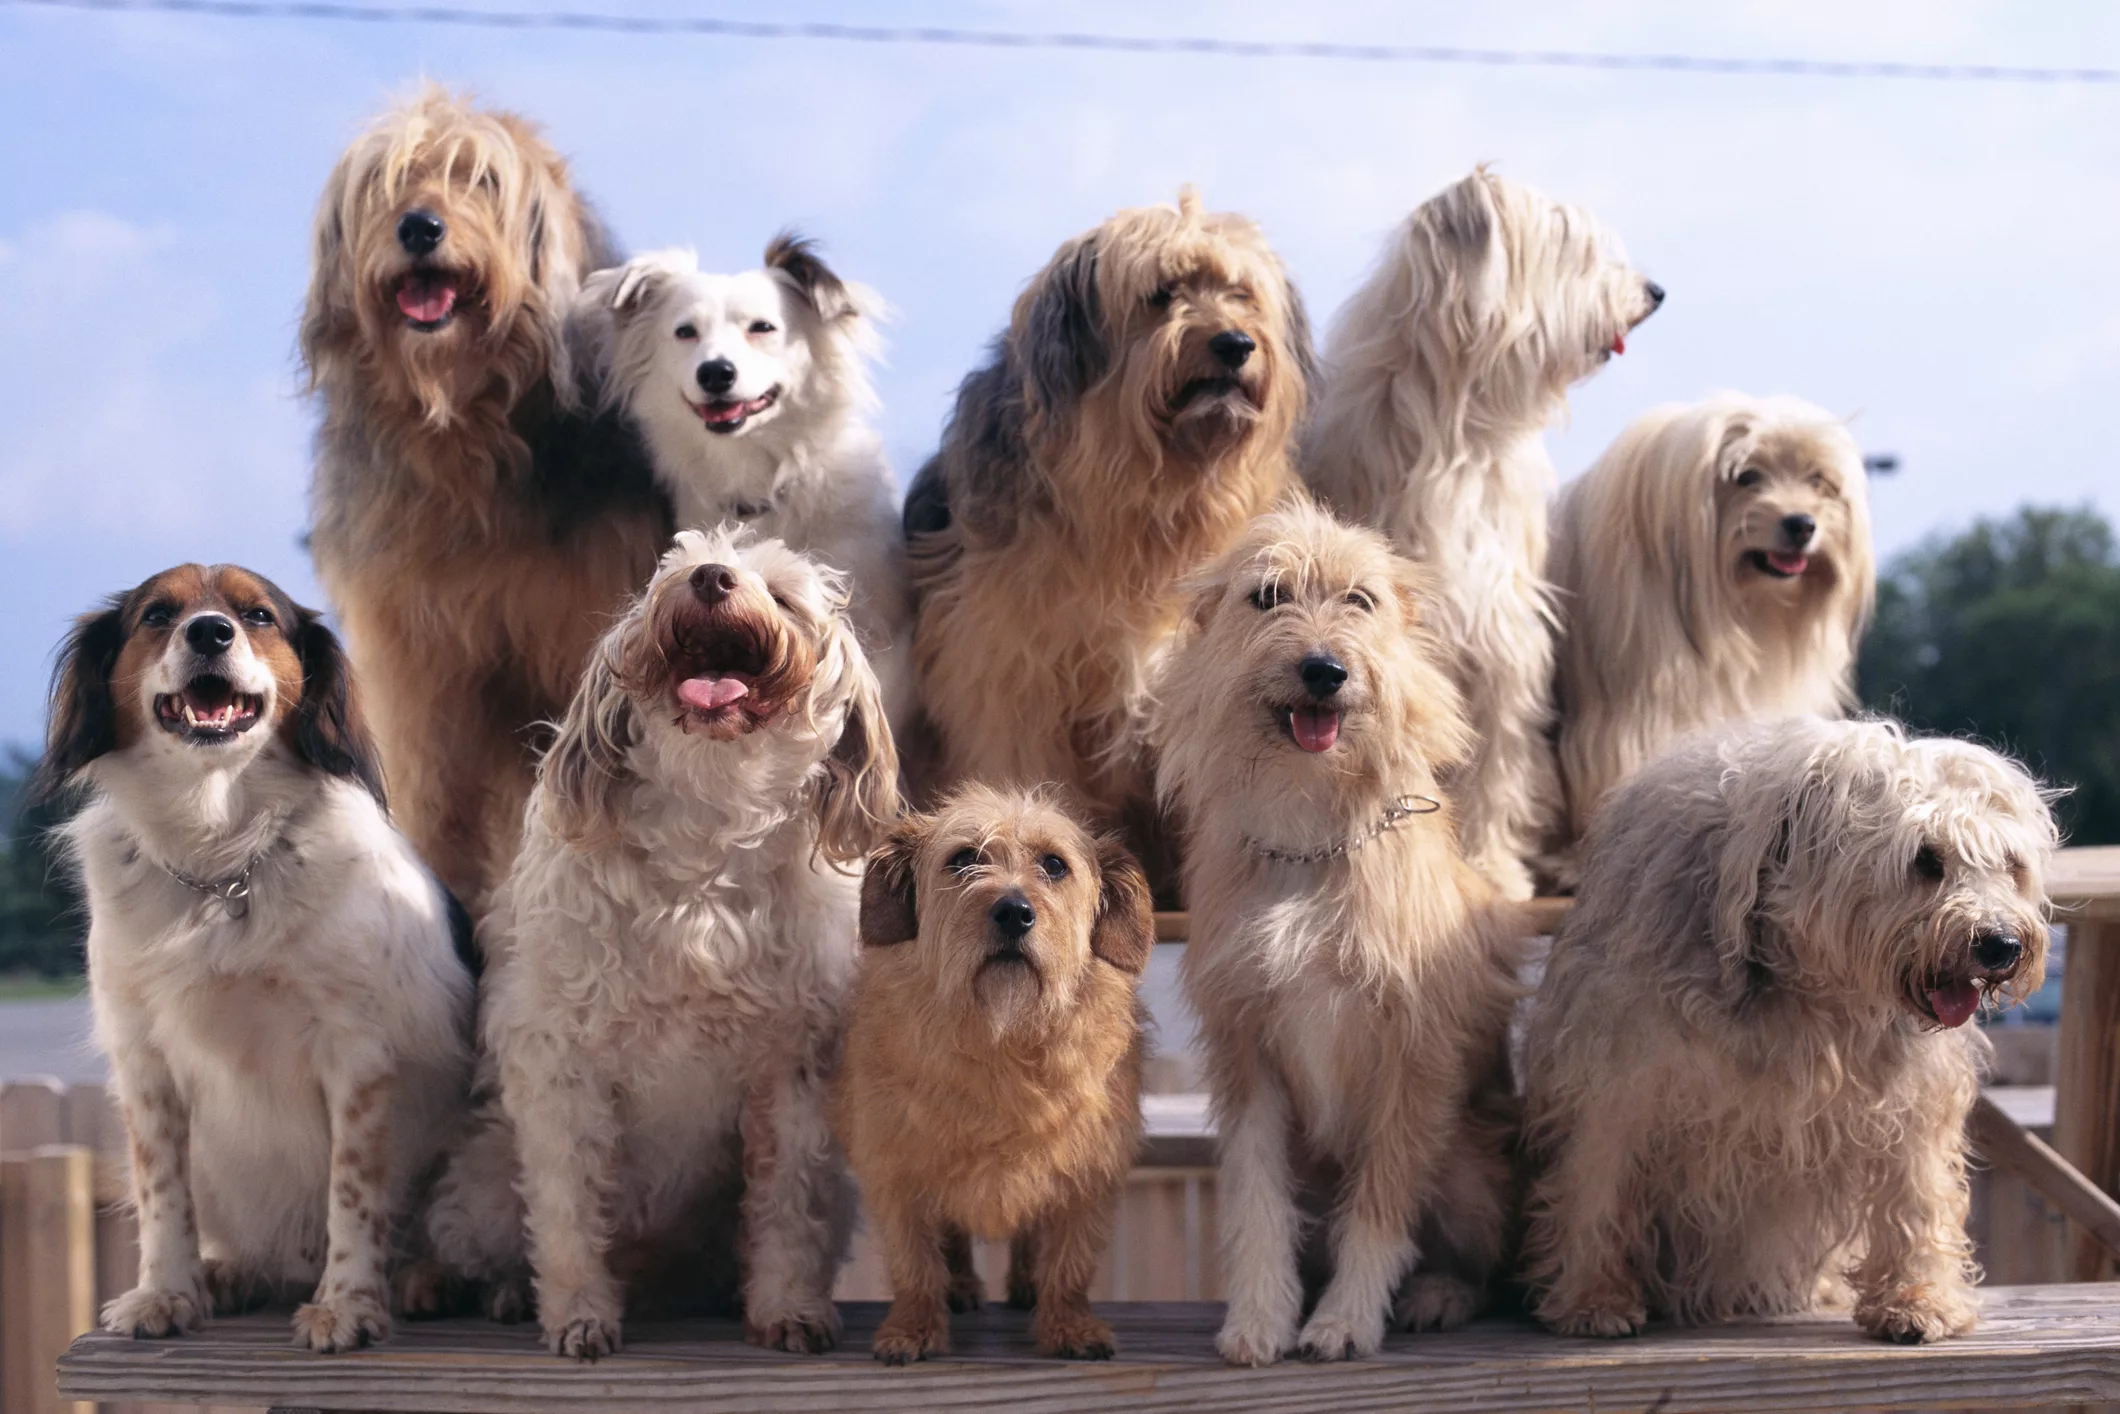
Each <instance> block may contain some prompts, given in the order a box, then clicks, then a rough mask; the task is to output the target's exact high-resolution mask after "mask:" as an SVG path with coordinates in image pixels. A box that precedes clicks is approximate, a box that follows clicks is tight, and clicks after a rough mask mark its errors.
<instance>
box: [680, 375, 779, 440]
mask: <svg viewBox="0 0 2120 1414" xmlns="http://www.w3.org/2000/svg"><path fill="white" fill-rule="evenodd" d="M688 401H689V400H688ZM779 401H780V389H779V387H778V386H777V385H776V386H774V387H771V388H768V389H766V390H765V392H764V393H762V394H760V395H759V396H758V397H755V398H751V399H748V400H746V399H742V398H717V399H715V400H714V401H713V402H710V403H693V404H692V411H693V412H695V413H697V414H698V415H699V420H700V421H701V422H702V423H704V424H705V425H706V429H707V431H709V432H718V433H720V434H722V435H723V436H727V435H728V434H729V433H731V432H740V431H742V430H743V425H744V424H745V423H746V422H749V421H750V420H751V419H752V418H754V417H756V416H758V414H760V413H762V412H764V411H765V410H766V409H767V408H769V407H771V406H773V404H774V403H776V402H779Z"/></svg>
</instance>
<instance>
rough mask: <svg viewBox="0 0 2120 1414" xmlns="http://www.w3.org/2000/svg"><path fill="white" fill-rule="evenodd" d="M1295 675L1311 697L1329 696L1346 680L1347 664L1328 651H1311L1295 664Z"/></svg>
mask: <svg viewBox="0 0 2120 1414" xmlns="http://www.w3.org/2000/svg"><path fill="white" fill-rule="evenodd" d="M1296 675H1297V676H1298V677H1300V678H1302V679H1303V690H1304V691H1305V692H1308V693H1309V694H1310V695H1311V696H1312V697H1330V696H1332V695H1333V694H1334V693H1335V692H1338V691H1339V690H1340V686H1341V684H1343V683H1345V682H1346V681H1347V665H1346V664H1345V663H1343V662H1341V661H1340V660H1339V659H1337V658H1335V657H1333V656H1332V655H1331V654H1330V653H1313V654H1311V655H1310V656H1309V657H1307V658H1305V659H1304V660H1303V661H1302V662H1300V663H1298V664H1296Z"/></svg>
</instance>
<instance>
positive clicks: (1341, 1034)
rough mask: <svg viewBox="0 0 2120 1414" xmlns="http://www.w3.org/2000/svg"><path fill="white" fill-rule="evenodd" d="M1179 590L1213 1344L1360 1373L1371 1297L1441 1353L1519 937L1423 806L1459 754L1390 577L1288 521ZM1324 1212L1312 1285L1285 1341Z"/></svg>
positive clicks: (1500, 1056)
mask: <svg viewBox="0 0 2120 1414" xmlns="http://www.w3.org/2000/svg"><path fill="white" fill-rule="evenodd" d="M1194 588H1195V598H1194V601H1193V610H1192V615H1191V624H1190V626H1189V627H1188V628H1187V629H1186V630H1185V632H1184V634H1183V635H1182V636H1181V638H1180V640H1179V642H1178V644H1177V645H1176V646H1175V647H1174V648H1173V650H1172V653H1171V657H1170V660H1169V662H1168V664H1167V665H1166V672H1165V675H1164V677H1163V680H1162V681H1163V687H1162V693H1161V700H1160V702H1159V705H1158V712H1157V715H1156V719H1155V727H1154V731H1155V741H1156V747H1157V750H1158V752H1159V755H1160V761H1159V765H1158V774H1157V784H1158V788H1159V791H1160V793H1161V795H1162V797H1163V799H1164V800H1165V801H1166V802H1167V803H1168V804H1171V805H1174V806H1175V807H1176V808H1177V810H1178V811H1179V813H1180V814H1181V816H1182V817H1183V821H1184V824H1185V826H1186V829H1187V837H1186V847H1187V855H1186V868H1185V891H1186V896H1187V897H1188V898H1189V899H1190V900H1191V901H1192V906H1193V913H1192V930H1193V931H1192V940H1191V943H1190V945H1189V946H1188V947H1187V948H1186V950H1185V962H1184V976H1185V986H1186V992H1187V995H1188V996H1189V997H1190V998H1191V1001H1192V1004H1193V1008H1194V1010H1195V1011H1197V1012H1198V1013H1199V1017H1200V1029H1201V1034H1202V1037H1203V1038H1204V1040H1205V1042H1206V1049H1207V1062H1208V1075H1209V1081H1210V1086H1211V1088H1212V1090H1213V1094H1214V1108H1215V1113H1216V1118H1217V1123H1218V1126H1219V1128H1220V1131H1221V1136H1222V1170H1221V1183H1222V1196H1221V1205H1222V1206H1221V1223H1222V1231H1223V1234H1224V1250H1225V1258H1224V1262H1225V1271H1226V1276H1227V1284H1228V1289H1229V1315H1228V1319H1227V1320H1226V1322H1225V1323H1224V1325H1223V1327H1222V1333H1221V1337H1220V1340H1219V1342H1218V1343H1219V1346H1220V1349H1221V1352H1222V1356H1223V1358H1224V1359H1226V1360H1228V1361H1230V1362H1231V1363H1233V1364H1240V1365H1264V1364H1269V1363H1271V1362H1272V1361H1275V1360H1278V1359H1279V1358H1280V1357H1281V1356H1283V1355H1285V1354H1288V1353H1290V1352H1291V1351H1296V1350H1300V1351H1301V1352H1302V1353H1303V1354H1305V1355H1307V1356H1309V1357H1310V1358H1313V1359H1320V1360H1341V1359H1346V1358H1348V1357H1351V1356H1369V1355H1373V1354H1375V1353H1376V1351H1377V1348H1378V1346H1379V1345H1380V1344H1381V1343H1382V1341H1383V1338H1384V1327H1385V1321H1386V1316H1387V1313H1389V1312H1390V1311H1391V1310H1392V1297H1393V1292H1394V1291H1395V1290H1396V1291H1397V1292H1398V1304H1397V1314H1398V1317H1399V1319H1400V1320H1401V1321H1402V1322H1404V1323H1405V1324H1407V1325H1409V1326H1412V1327H1413V1328H1415V1329H1424V1328H1432V1327H1444V1326H1452V1325H1457V1324H1461V1323H1462V1322H1464V1321H1466V1320H1468V1319H1470V1318H1471V1317H1472V1316H1473V1315H1474V1314H1476V1313H1477V1312H1478V1310H1479V1309H1480V1307H1481V1306H1482V1305H1483V1304H1484V1302H1485V1300H1486V1298H1487V1296H1488V1293H1489V1288H1490V1286H1491V1284H1492V1282H1493V1280H1494V1278H1495V1276H1496V1274H1497V1273H1498V1272H1499V1271H1500V1270H1501V1269H1502V1268H1503V1266H1504V1265H1505V1258H1506V1253H1507V1248H1508V1245H1509V1244H1508V1237H1509V1212H1510V1210H1511V1206H1512V1203H1511V1194H1512V1183H1511V1178H1510V1163H1509V1158H1508V1151H1509V1147H1510V1144H1511V1141H1512V1137H1513V1113H1512V1111H1513V1101H1512V1100H1511V1098H1510V1081H1509V1069H1508V1059H1507V1055H1506V1050H1505V1040H1506V1033H1507V1030H1508V1024H1509V1014H1510V1009H1511V1007H1512V1005H1513V1003H1514V1001H1515V999H1516V997H1517V996H1518V994H1519V991H1520V989H1519V987H1518V985H1517V982H1516V970H1517V965H1518V959H1519V953H1520V948H1521V942H1520V938H1521V928H1520V926H1519V918H1518V910H1517V908H1516V907H1515V906H1514V905H1512V904H1510V903H1508V902H1506V901H1504V900H1503V899H1502V898H1501V897H1500V895H1499V892H1498V891H1497V889H1496V887H1495V886H1494V884H1493V883H1492V882H1490V881H1489V880H1488V879H1487V878H1486V877H1485V876H1483V875H1482V874H1481V873H1480V872H1479V871H1478V870H1477V869H1475V868H1474V867H1473V865H1472V864H1471V863H1469V862H1468V861H1467V859H1466V857H1465V854H1464V851H1463V850H1462V849H1461V847H1460V845H1459V843H1458V838H1457V832H1456V829H1455V826H1454V824H1453V821H1452V818H1451V812H1450V809H1449V806H1448V805H1447V804H1446V803H1445V802H1444V800H1443V799H1442V796H1441V792H1440V789H1439V787H1438V786H1437V784H1436V780H1437V776H1438V773H1440V772H1442V771H1444V770H1446V769H1448V768H1449V767H1451V766H1452V765H1454V764H1455V763H1457V762H1458V761H1461V760H1463V759H1464V755H1465V752H1466V751H1467V750H1468V748H1469V747H1470V745H1471V738H1472V733H1471V731H1470V729H1469V728H1467V726H1466V724H1465V719H1464V717H1463V715H1462V712H1461V710H1460V707H1459V703H1458V695H1457V691H1456V689H1455V688H1454V687H1453V685H1452V683H1451V678H1450V674H1449V671H1448V669H1447V667H1446V666H1445V660H1444V658H1443V655H1442V653H1441V650H1440V647H1439V645H1438V644H1437V643H1436V642H1435V641H1434V640H1433V639H1432V638H1431V637H1430V636H1429V634H1428V633H1427V631H1426V630H1425V629H1423V628H1422V627H1421V625H1420V623H1419V620H1418V615H1417V611H1416V605H1417V604H1418V602H1419V601H1420V595H1421V591H1422V588H1423V585H1422V582H1421V580H1420V578H1419V574H1418V571H1417V569H1416V568H1415V566H1414V565H1413V564H1412V562H1410V561H1408V560H1405V559H1402V558H1400V557H1399V556H1397V555H1394V554H1393V553H1392V552H1391V549H1390V547H1389V545H1388V544H1387V542H1386V541H1385V540H1384V538H1383V537H1382V536H1381V535H1379V534H1378V533H1376V532H1375V531H1371V530H1363V529H1357V528H1354V527H1351V526H1343V525H1340V524H1338V523H1337V522H1335V521H1334V520H1333V519H1332V518H1331V517H1330V516H1329V515H1327V514H1326V513H1325V512H1324V511H1322V510H1319V509H1317V508H1315V507H1313V506H1311V505H1309V504H1307V503H1301V504H1296V505H1292V506H1290V507H1289V508H1287V509H1285V510H1282V511H1278V512H1276V513H1274V514H1271V515H1268V516H1265V517H1262V518H1261V519H1260V520H1259V521H1258V522H1257V523H1256V524H1255V525H1254V526H1253V527H1252V528H1251V530H1250V532H1249V533H1248V534H1247V535H1246V536H1245V537H1244V539H1243V540H1241V541H1240V542H1239V543H1238V544H1237V546H1236V547H1235V548H1234V549H1233V550H1232V551H1231V552H1230V553H1229V554H1228V555H1227V556H1226V557H1225V558H1223V559H1222V560H1221V561H1220V562H1219V563H1217V564H1215V565H1213V566H1211V567H1209V568H1208V569H1207V570H1205V571H1204V572H1202V573H1201V574H1200V575H1199V576H1197V577H1196V578H1195V580H1194ZM1321 1191H1322V1192H1323V1193H1325V1194H1327V1195H1329V1206H1327V1207H1326V1209H1325V1212H1327V1213H1329V1214H1330V1218H1331V1224H1330V1231H1329V1245H1330V1252H1329V1254H1328V1255H1329V1260H1330V1265H1331V1268H1332V1277H1331V1281H1330V1282H1329V1284H1327V1285H1326V1286H1325V1288H1324V1290H1323V1292H1322V1293H1321V1294H1319V1295H1318V1297H1317V1302H1316V1306H1315V1307H1314V1309H1313V1310H1312V1312H1311V1315H1310V1319H1309V1321H1308V1322H1307V1323H1306V1324H1303V1325H1302V1326H1301V1329H1300V1330H1299V1329H1298V1322H1299V1320H1300V1319H1301V1315H1302V1311H1303V1308H1304V1296H1305V1292H1304V1284H1303V1280H1302V1277H1301V1274H1300V1269H1299V1262H1298V1246H1299V1238H1300V1234H1301V1229H1302V1227H1303V1225H1304V1221H1305V1217H1306V1214H1305V1213H1304V1212H1303V1210H1302V1207H1301V1204H1300V1201H1299V1194H1306V1193H1318V1192H1321ZM1317 1215H1318V1214H1311V1215H1310V1216H1317ZM1409 1273H1411V1275H1410V1276H1409Z"/></svg>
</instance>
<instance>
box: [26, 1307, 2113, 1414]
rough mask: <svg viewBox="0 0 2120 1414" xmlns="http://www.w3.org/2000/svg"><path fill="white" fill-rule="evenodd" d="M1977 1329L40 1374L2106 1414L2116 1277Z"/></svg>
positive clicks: (421, 1386) (1201, 1401)
mask: <svg viewBox="0 0 2120 1414" xmlns="http://www.w3.org/2000/svg"><path fill="white" fill-rule="evenodd" d="M1986 1303H1987V1316H1986V1320H1985V1322H1984V1323H1983V1325H1982V1327H1981V1329H1980V1330H1979V1331H1977V1332H1975V1333H1974V1334H1973V1335H1971V1336H1968V1337H1966V1338H1965V1339H1963V1340H1956V1341H1950V1342H1946V1343H1944V1344H1942V1345H1936V1346H1925V1347H1901V1346H1888V1345H1883V1344H1880V1343H1878V1342H1876V1341H1873V1340H1869V1339H1866V1338H1865V1337H1863V1336H1862V1335H1861V1334H1860V1333H1859V1332H1857V1331H1856V1329H1855V1327H1854V1325H1853V1324H1852V1323H1851V1322H1849V1321H1847V1320H1844V1319H1842V1320H1824V1319H1803V1320H1786V1321H1775V1322H1763V1323H1759V1324H1754V1325H1748V1326H1732V1327H1723V1328H1718V1329H1714V1330H1705V1331H1680V1330H1665V1329H1658V1330H1653V1331H1651V1332H1650V1333H1649V1334H1648V1335H1646V1336H1643V1337H1641V1338H1639V1339H1636V1340H1629V1341H1617V1342H1603V1341H1584V1340H1561V1339H1558V1338H1556V1337H1553V1336H1549V1335H1546V1334H1544V1333H1543V1332H1540V1331H1537V1330H1535V1329H1532V1328H1531V1327H1529V1326H1526V1325H1518V1324H1513V1323H1503V1322H1488V1323H1482V1324H1481V1325H1479V1326H1476V1327H1474V1328H1472V1329H1470V1330H1466V1331H1461V1332H1457V1333H1454V1334H1451V1335H1428V1336H1394V1337H1392V1338H1391V1340H1390V1342H1389V1343H1388V1344H1387V1345H1386V1347H1385V1351H1384V1354H1383V1355H1382V1356H1381V1357H1380V1358H1378V1359H1376V1360H1373V1361H1366V1362H1357V1363H1350V1364H1344V1365H1305V1364H1299V1363H1291V1364H1284V1365H1278V1366H1275V1367H1273V1368H1272V1369H1268V1370H1232V1369H1230V1368H1228V1367H1226V1366H1224V1365H1223V1364H1222V1363H1221V1362H1220V1361H1218V1360H1217V1359H1216V1358H1215V1353H1214V1344H1213V1338H1214V1332H1215V1328H1216V1326H1217V1325H1218V1324H1219V1322H1220V1320H1221V1314H1222V1308H1221V1307H1220V1306H1217V1305H1211V1304H1208V1303H1204V1302H1186V1303H1141V1304H1116V1305H1112V1306H1109V1307H1105V1308H1103V1309H1104V1311H1105V1314H1106V1315H1108V1316H1109V1317H1111V1318H1112V1320H1113V1321H1114V1323H1115V1324H1116V1325H1117V1327H1118V1333H1119V1343H1120V1349H1121V1358H1120V1359H1118V1360H1115V1361H1112V1362H1109V1363H1093V1364H1073V1363H1068V1362H1063V1361H1055V1360H1040V1359H1037V1358H1036V1357H1035V1356H1033V1354H1032V1352H1031V1348H1030V1342H1029V1339H1028V1337H1027V1335H1026V1333H1025V1323H1026V1320H1027V1317H1025V1316H1024V1315H1023V1314H1022V1313H1020V1312H1016V1311H1010V1310H1007V1309H1005V1308H1004V1309H996V1308H992V1307H989V1308H988V1309H986V1310H985V1311H982V1312H979V1313H977V1314H975V1315H971V1316H961V1317H958V1318H957V1320H956V1322H955V1323H954V1326H953V1334H954V1337H955V1342H956V1353H955V1354H954V1355H953V1356H952V1357H951V1358H949V1359H947V1360H940V1361H929V1362H927V1363H925V1364H921V1365H915V1366H911V1367H908V1368H905V1369H886V1368H884V1367H882V1366H880V1365H878V1364H876V1363H875V1362H874V1361H873V1360H871V1359H870V1358H869V1355H868V1341H869V1337H870V1335H871V1334H872V1333H873V1332H874V1330H875V1328H876V1323H877V1321H878V1320H879V1319H880V1318H881V1316H882V1313H883V1307H882V1306H881V1305H879V1304H876V1303H871V1302H862V1303H853V1304H850V1305H849V1306H848V1307H846V1308H845V1309H846V1313H847V1318H848V1319H847V1334H846V1339H845V1340H844V1341H843V1342H842V1345H841V1348H840V1349H839V1350H838V1351H836V1352H834V1353H832V1354H830V1355H825V1356H814V1357H804V1356H796V1355H780V1354H769V1353H767V1352H765V1351H760V1350H754V1349H752V1348H751V1347H749V1346H747V1345H744V1344H742V1343H741V1342H740V1341H739V1340H738V1338H737V1334H736V1330H735V1328H734V1327H733V1326H727V1325H720V1324H710V1323H687V1324H684V1325H672V1326H654V1325H641V1326H639V1327H636V1328H633V1329H629V1330H628V1332H627V1337H628V1344H627V1348H626V1350H625V1352H624V1353H623V1354H620V1355H618V1356H615V1357H613V1358H611V1359H607V1360H604V1361H602V1362H600V1363H598V1364H595V1365H577V1364H574V1363H572V1362H567V1361H562V1360H559V1359H557V1358H555V1357H553V1356H551V1355H548V1354H546V1353H545V1351H544V1349H543V1347H542V1346H541V1345H540V1344H539V1343H538V1341H537V1337H536V1333H535V1331H534V1330H533V1329H531V1328H528V1327H521V1326H518V1327H512V1328H511V1327H503V1326H495V1325H489V1324H487V1323H485V1322H482V1321H451V1322H443V1323H439V1324H435V1325H424V1326H420V1325H416V1326H408V1327H404V1328H402V1329H401V1331H400V1333H399V1335H398V1337H397V1338H396V1339H395V1340H393V1341H392V1342H391V1343H390V1344H388V1345H385V1346H382V1347H379V1348H377V1349H375V1350H367V1351H361V1352H357V1353H354V1354H348V1355H335V1356H325V1355H311V1354H308V1353H306V1352H302V1351H297V1350H295V1349H294V1348H293V1347H292V1346H291V1345H290V1344H289V1343H288V1329H287V1322H286V1318H285V1317H284V1316H281V1315H263V1316H249V1317H244V1318H241V1319H237V1320H228V1321H221V1322H217V1323H215V1324H214V1325H213V1326H212V1327H210V1328H209V1329H208V1330H207V1331H205V1332H202V1333H201V1334H198V1335H194V1336H188V1337H185V1338H182V1339H179V1340H169V1341H140V1340H130V1339H126V1338H123V1337H119V1336H112V1335H104V1334H100V1333H99V1334H94V1335H86V1336H83V1337H81V1338H80V1339H79V1340H77V1341H76V1342H75V1343H74V1346H73V1348H72V1349H71V1350H70V1351H69V1352H68V1353H67V1355H66V1356H65V1358H64V1359H62V1360H61V1361H60V1365H59V1386H60V1390H61V1392H62V1393H63V1394H65V1395H67V1396H69V1397H71V1398H74V1399H81V1400H105V1401H109V1400H129V1399H149V1398H152V1399H155V1400H161V1401H167V1402H171V1403H185V1402H195V1403H201V1404H204V1403H213V1404H223V1405H226V1404H249V1405H260V1404H263V1405H270V1406H272V1407H273V1408H275V1409H281V1410H295V1409H317V1410H327V1409H329V1410H410V1411H427V1412H428V1414H517V1411H521V1414H530V1412H531V1411H537V1414H544V1411H597V1412H598V1414H605V1412H607V1411H608V1412H609V1414H616V1411H634V1410H651V1411H653V1410H668V1411H676V1410H691V1411H720V1410H727V1411H739V1410H741V1411H754V1410H755V1411H786V1414H811V1411H821V1410H848V1411H865V1410H910V1409H974V1408H1002V1409H1009V1410H1015V1411H1022V1414H1033V1412H1034V1411H1035V1414H1067V1411H1074V1410H1091V1409H1111V1408H1124V1409H1126V1410H1127V1411H1129V1414H1155V1411H1168V1410H1218V1411H1227V1414H1264V1411H1286V1414H1322V1411H1327V1410H1331V1411H1358V1410H1385V1409H1395V1410H1396V1409H1407V1408H1418V1409H1420V1410H1421V1411H1423V1414H1447V1412H1448V1411H1454V1410H1480V1411H1490V1412H1491V1414H1499V1411H1531V1410H1562V1409H1567V1410H1582V1409H1596V1410H1667V1411H1671V1414H1678V1411H1715V1410H1745V1411H1762V1410H1806V1411H1810V1410H1820V1409H1920V1408H1929V1409H1934V1408H1938V1407H1943V1406H1949V1407H1954V1408H1978V1409H2008V1408H2025V1407H2030V1406H2035V1405H2066V1404H2088V1403H2100V1402H2104V1401H2108V1400H2120V1284H2113V1285H2106V1284H2085V1285H2076V1286H2038V1287H1997V1288H1993V1289H1990V1290H1989V1291H1988V1292H1987V1293H1986Z"/></svg>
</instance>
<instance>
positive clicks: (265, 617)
mask: <svg viewBox="0 0 2120 1414" xmlns="http://www.w3.org/2000/svg"><path fill="white" fill-rule="evenodd" d="M243 622H244V623H245V624H247V625H249V626H250V627H251V628H271V627H272V625H273V617H272V610H270V609H245V610H244V611H243Z"/></svg>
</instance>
